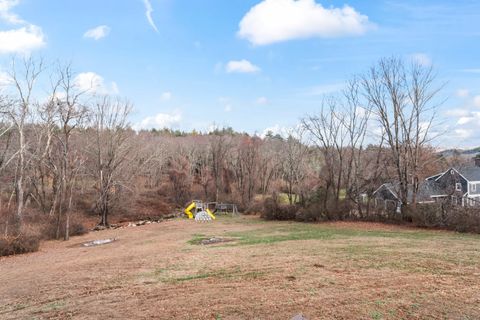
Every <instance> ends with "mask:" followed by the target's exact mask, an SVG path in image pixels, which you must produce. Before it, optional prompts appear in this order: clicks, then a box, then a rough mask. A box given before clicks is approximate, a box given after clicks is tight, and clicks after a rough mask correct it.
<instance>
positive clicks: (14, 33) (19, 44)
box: [0, 25, 45, 53]
mask: <svg viewBox="0 0 480 320" xmlns="http://www.w3.org/2000/svg"><path fill="white" fill-rule="evenodd" d="M44 45H45V36H44V35H43V32H42V29H41V28H39V27H37V26H34V25H29V26H26V27H21V28H19V29H12V30H7V31H0V53H16V52H20V53H27V52H30V51H32V50H35V49H39V48H41V47H43V46H44Z"/></svg>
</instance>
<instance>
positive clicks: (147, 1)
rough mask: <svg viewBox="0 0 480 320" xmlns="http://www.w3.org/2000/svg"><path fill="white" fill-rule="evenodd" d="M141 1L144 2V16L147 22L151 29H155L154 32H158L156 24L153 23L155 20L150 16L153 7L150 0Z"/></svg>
mask: <svg viewBox="0 0 480 320" xmlns="http://www.w3.org/2000/svg"><path fill="white" fill-rule="evenodd" d="M143 3H144V4H145V16H146V17H147V21H148V23H149V24H150V26H151V27H152V28H153V30H155V32H158V28H157V25H156V24H155V21H153V18H152V13H153V8H152V4H151V3H150V0H143Z"/></svg>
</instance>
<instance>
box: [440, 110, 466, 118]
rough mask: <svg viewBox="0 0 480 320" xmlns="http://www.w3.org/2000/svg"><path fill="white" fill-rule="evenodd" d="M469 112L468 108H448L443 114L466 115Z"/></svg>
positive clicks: (451, 115)
mask: <svg viewBox="0 0 480 320" xmlns="http://www.w3.org/2000/svg"><path fill="white" fill-rule="evenodd" d="M469 114H470V111H469V110H468V109H463V108H454V109H448V110H447V111H446V112H445V115H447V116H449V117H467V116H468V115H469Z"/></svg>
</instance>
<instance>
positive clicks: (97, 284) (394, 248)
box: [0, 217, 480, 319]
mask: <svg viewBox="0 0 480 320" xmlns="http://www.w3.org/2000/svg"><path fill="white" fill-rule="evenodd" d="M209 236H218V237H222V236H223V237H228V238H233V239H237V240H236V241H234V242H228V243H220V244H215V245H208V246H202V245H196V244H192V243H196V242H198V241H195V240H196V239H200V238H202V237H209ZM113 237H117V238H118V239H119V240H118V241H116V242H114V243H112V244H108V245H104V246H99V247H93V248H83V247H80V246H78V244H80V243H82V242H85V241H89V240H93V239H103V238H113ZM0 284H1V285H0V318H2V319H18V318H20V319H30V318H36V319H65V318H67V319H68V318H75V319H108V318H116V319H119V318H120V319H145V318H159V319H290V318H291V317H292V316H293V315H295V314H297V313H300V312H302V313H303V314H305V315H307V316H308V317H309V318H310V319H479V318H480V308H478V306H479V305H480V237H479V236H474V235H460V234H456V233H451V232H442V231H424V230H418V229H416V230H414V229H408V228H405V227H401V228H400V227H395V226H383V225H380V224H367V223H344V222H343V223H328V224H318V225H311V224H299V223H292V222H285V223H282V222H263V221H261V220H259V219H258V218H255V217H242V218H223V219H219V220H217V221H215V222H213V223H195V222H193V221H187V220H173V221H167V222H164V223H161V224H155V225H147V226H143V227H137V228H127V229H117V230H108V231H102V232H99V233H91V234H89V235H85V236H82V237H77V238H74V239H73V240H72V241H70V242H68V243H63V242H46V243H45V244H43V246H42V247H41V250H40V251H39V252H36V253H31V254H27V255H23V256H15V257H9V258H2V259H1V260H0Z"/></svg>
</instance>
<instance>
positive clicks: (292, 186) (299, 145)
mask: <svg viewBox="0 0 480 320" xmlns="http://www.w3.org/2000/svg"><path fill="white" fill-rule="evenodd" d="M303 134H304V131H303V129H302V128H300V129H298V130H297V131H296V132H293V131H291V132H290V133H289V135H288V137H287V138H286V139H285V142H284V147H283V152H282V154H283V157H282V173H283V179H284V180H285V184H286V187H287V196H288V202H289V203H290V204H294V203H295V202H296V201H297V200H298V198H297V193H298V186H299V184H300V183H301V182H302V180H303V179H304V178H305V173H306V171H305V164H306V157H307V154H308V147H307V146H306V145H305V144H304V143H303V142H302V139H303Z"/></svg>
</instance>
